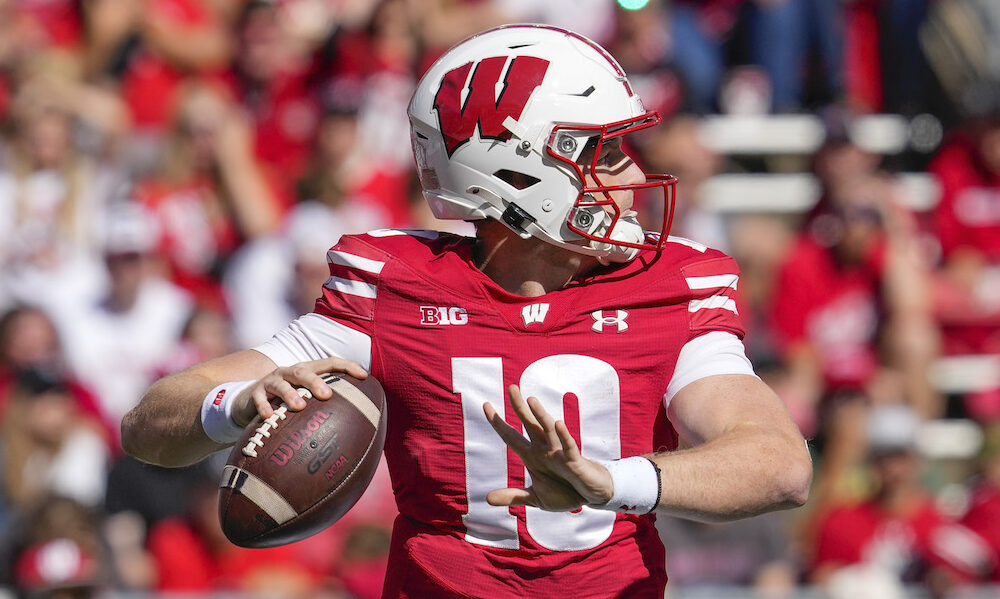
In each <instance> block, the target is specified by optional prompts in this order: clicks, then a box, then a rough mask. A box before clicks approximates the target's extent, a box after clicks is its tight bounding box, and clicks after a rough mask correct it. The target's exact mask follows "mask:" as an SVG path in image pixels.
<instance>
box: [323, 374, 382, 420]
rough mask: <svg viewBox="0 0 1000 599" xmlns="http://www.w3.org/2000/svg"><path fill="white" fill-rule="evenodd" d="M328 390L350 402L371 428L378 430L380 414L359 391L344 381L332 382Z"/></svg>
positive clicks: (370, 401) (375, 406) (376, 407)
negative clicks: (369, 423) (370, 424)
mask: <svg viewBox="0 0 1000 599" xmlns="http://www.w3.org/2000/svg"><path fill="white" fill-rule="evenodd" d="M330 388H331V389H333V392H334V393H336V394H338V395H340V396H341V397H343V398H344V399H346V400H347V401H349V402H351V405H353V406H354V407H355V408H357V409H358V411H359V412H361V414H362V415H363V416H364V417H365V418H367V419H368V422H371V423H372V426H373V427H375V428H376V429H377V428H378V421H379V418H380V417H381V415H382V413H381V412H379V409H378V406H377V405H375V402H373V401H372V400H371V398H370V397H368V396H367V395H365V394H364V393H362V392H361V390H360V389H358V388H357V387H355V386H354V385H352V384H350V383H348V382H347V381H345V380H344V379H338V380H337V381H334V383H333V384H332V385H330Z"/></svg>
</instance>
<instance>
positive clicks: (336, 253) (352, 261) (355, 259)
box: [326, 250, 385, 274]
mask: <svg viewBox="0 0 1000 599" xmlns="http://www.w3.org/2000/svg"><path fill="white" fill-rule="evenodd" d="M326 261H327V262H330V263H331V264H339V265H341V266H346V267H348V268H356V269H358V270H363V271H365V272H370V273H374V274H379V273H380V272H382V268H383V267H385V262H379V261H378V260H372V259H371V258H365V257H364V256H357V255H355V254H348V253H347V252H342V251H340V250H330V251H328V252H327V253H326Z"/></svg>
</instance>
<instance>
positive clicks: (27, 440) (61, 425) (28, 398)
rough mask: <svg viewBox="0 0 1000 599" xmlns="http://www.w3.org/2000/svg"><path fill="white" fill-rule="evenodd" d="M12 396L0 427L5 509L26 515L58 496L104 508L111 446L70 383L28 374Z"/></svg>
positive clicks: (21, 377)
mask: <svg viewBox="0 0 1000 599" xmlns="http://www.w3.org/2000/svg"><path fill="white" fill-rule="evenodd" d="M8 393H9V397H8V398H7V400H6V407H5V409H4V413H3V419H2V422H0V430H2V433H3V436H2V440H0V452H2V453H0V455H2V459H3V495H4V497H3V499H4V501H5V503H6V504H7V505H8V506H9V507H11V508H13V509H16V510H19V511H21V512H24V511H26V510H27V509H28V508H30V507H31V506H33V505H35V503H36V502H38V501H39V500H40V499H42V498H44V497H46V496H48V495H52V494H54V495H59V496H64V497H69V498H72V499H74V500H75V501H78V502H80V503H82V504H85V505H88V506H96V505H99V504H100V503H101V502H102V501H103V500H104V489H105V485H106V484H107V467H108V459H109V451H108V445H107V443H106V441H105V439H104V438H103V436H102V435H101V433H100V427H99V426H98V425H97V424H96V423H94V422H92V421H91V420H89V419H87V418H84V417H83V414H81V411H80V410H79V408H78V407H77V405H76V402H75V401H74V399H73V395H72V393H71V392H70V390H69V388H68V386H67V384H66V382H65V381H63V380H61V379H59V378H56V377H54V376H52V375H51V374H50V373H47V372H45V371H26V372H23V373H21V374H20V375H19V376H18V378H17V381H16V382H15V384H14V385H13V386H12V387H11V388H10V389H9V391H8Z"/></svg>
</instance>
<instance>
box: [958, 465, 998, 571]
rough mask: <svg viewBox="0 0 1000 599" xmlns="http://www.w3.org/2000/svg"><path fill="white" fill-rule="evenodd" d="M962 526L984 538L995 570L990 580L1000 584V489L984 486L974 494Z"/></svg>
mask: <svg viewBox="0 0 1000 599" xmlns="http://www.w3.org/2000/svg"><path fill="white" fill-rule="evenodd" d="M962 524H964V525H965V526H966V527H968V528H969V529H971V530H972V531H973V532H975V533H976V534H978V535H979V536H980V537H982V539H983V541H985V542H986V544H987V545H988V546H989V548H990V550H991V553H992V558H993V559H992V561H993V564H992V565H993V570H992V572H990V574H989V580H990V581H991V582H994V583H1000V488H997V487H996V486H994V485H990V484H983V485H980V486H978V487H976V488H975V489H974V490H973V493H972V501H971V505H970V506H969V510H968V511H967V512H966V513H965V516H963V517H962Z"/></svg>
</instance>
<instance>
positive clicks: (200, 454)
mask: <svg viewBox="0 0 1000 599" xmlns="http://www.w3.org/2000/svg"><path fill="white" fill-rule="evenodd" d="M274 368H275V364H274V362H272V361H271V360H270V359H269V358H267V357H266V356H264V354H262V353H260V352H257V351H255V350H244V351H240V352H236V353H233V354H229V355H228V356H223V357H221V358H217V359H215V360H211V361H209V362H205V363H203V364H199V365H198V366H194V367H192V368H189V369H188V370H185V371H183V372H179V373H177V374H174V375H171V376H168V377H166V378H163V379H161V380H159V381H157V382H156V383H154V384H153V385H152V386H151V387H150V388H149V390H148V391H146V394H145V395H144V396H143V398H142V401H140V402H139V405H138V406H136V407H135V408H133V409H132V411H131V412H129V413H128V414H126V415H125V418H124V419H123V420H122V447H123V448H124V449H125V451H126V452H127V453H129V454H130V455H132V456H135V457H136V458H138V459H140V460H142V461H144V462H149V463H152V464H159V465H161V466H168V467H176V466H185V465H188V464H193V463H194V462H197V461H199V460H201V459H203V458H205V457H206V456H208V455H209V454H211V453H213V452H215V451H218V450H219V449H221V448H222V447H223V446H222V445H220V444H218V443H215V442H214V441H212V440H211V439H209V437H208V436H207V435H206V434H205V430H204V428H203V427H202V422H201V405H202V403H203V402H204V400H205V396H206V395H207V394H208V392H209V391H211V390H212V389H213V388H215V387H216V386H217V385H219V384H221V383H225V382H230V381H250V380H257V379H260V378H261V377H263V376H264V375H266V374H267V373H269V372H271V371H272V370H274Z"/></svg>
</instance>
